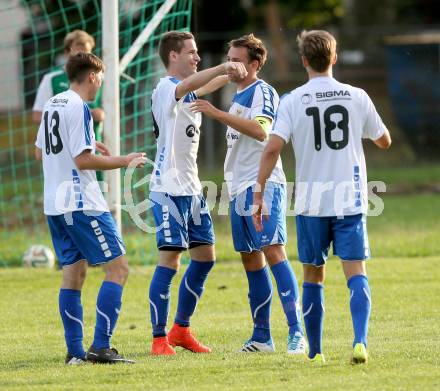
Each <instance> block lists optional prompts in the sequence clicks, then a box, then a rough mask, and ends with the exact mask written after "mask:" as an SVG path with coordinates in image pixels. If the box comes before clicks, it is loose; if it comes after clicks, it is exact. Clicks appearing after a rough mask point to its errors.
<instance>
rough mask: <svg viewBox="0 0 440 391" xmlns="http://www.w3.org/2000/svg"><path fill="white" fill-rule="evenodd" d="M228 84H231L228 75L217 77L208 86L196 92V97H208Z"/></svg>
mask: <svg viewBox="0 0 440 391" xmlns="http://www.w3.org/2000/svg"><path fill="white" fill-rule="evenodd" d="M228 83H229V77H228V75H222V76H217V77H216V78H215V79H212V80H211V81H210V82H209V83H208V84H206V85H204V86H203V87H200V88H199V89H198V90H196V95H197V96H204V95H208V94H210V93H211V92H214V91H217V90H218V89H219V88H222V87H223V86H225V85H226V84H228Z"/></svg>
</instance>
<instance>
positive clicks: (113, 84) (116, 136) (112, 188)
mask: <svg viewBox="0 0 440 391" xmlns="http://www.w3.org/2000/svg"><path fill="white" fill-rule="evenodd" d="M176 1H177V0H166V1H165V2H164V3H163V4H162V6H161V7H160V8H159V9H158V10H157V12H156V14H155V15H154V16H153V18H152V19H151V20H150V21H149V22H148V24H147V26H145V28H144V29H143V30H142V32H141V33H140V34H139V36H138V37H137V38H136V40H135V41H134V43H133V45H132V46H131V47H130V49H129V50H128V51H127V53H126V54H125V55H124V57H123V58H122V59H121V60H120V61H119V0H101V7H102V53H103V61H104V64H105V67H106V71H105V81H104V86H103V88H104V93H103V109H104V111H105V118H104V142H105V143H106V145H107V146H108V148H109V150H110V152H111V153H112V155H120V153H121V145H120V139H121V122H120V106H119V78H120V76H121V75H123V72H124V70H125V69H126V68H127V66H128V64H129V63H130V61H132V60H133V59H134V58H135V57H136V55H137V54H138V53H139V51H140V50H141V49H142V47H143V46H144V45H145V43H146V42H147V41H148V39H149V38H150V36H151V34H152V33H153V32H154V30H155V29H156V28H157V26H158V25H159V24H160V23H161V22H162V20H163V18H164V17H165V15H166V14H167V13H168V12H169V11H170V10H171V8H172V7H173V6H174V4H175V3H176ZM105 182H106V183H107V186H108V188H107V189H106V190H107V192H106V199H107V203H108V205H109V208H110V211H111V212H112V213H113V216H114V218H115V220H116V223H117V225H118V228H119V231H121V228H122V227H121V170H120V169H118V170H109V171H106V172H105Z"/></svg>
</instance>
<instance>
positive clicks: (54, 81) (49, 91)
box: [32, 30, 104, 141]
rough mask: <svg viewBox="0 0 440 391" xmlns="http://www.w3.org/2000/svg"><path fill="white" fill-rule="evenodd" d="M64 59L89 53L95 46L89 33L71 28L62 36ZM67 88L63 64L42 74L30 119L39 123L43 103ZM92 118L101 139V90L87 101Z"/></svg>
mask: <svg viewBox="0 0 440 391" xmlns="http://www.w3.org/2000/svg"><path fill="white" fill-rule="evenodd" d="M63 43H64V59H65V60H66V61H67V60H68V58H69V56H73V55H75V54H76V53H78V52H84V53H91V52H92V50H93V49H94V48H95V40H94V39H93V37H92V36H91V35H89V34H88V33H86V32H85V31H82V30H73V31H72V32H70V33H69V34H67V35H66V36H65V38H64V42H63ZM68 89H69V80H68V77H67V74H66V70H65V69H64V66H62V67H59V68H57V69H56V70H54V71H52V72H49V73H47V74H46V75H44V76H43V79H42V80H41V83H40V85H39V87H38V90H37V96H36V97H35V102H34V106H33V108H32V120H33V121H34V122H35V123H36V124H38V125H39V124H40V122H41V115H42V112H43V107H44V105H45V103H46V102H47V101H48V100H49V99H50V98H52V96H54V95H57V94H59V93H60V92H63V91H66V90H68ZM87 104H88V106H89V107H90V112H91V114H92V118H93V129H94V131H95V138H96V140H97V141H102V123H103V121H104V110H103V109H102V108H101V90H99V91H98V93H97V94H96V97H95V98H94V100H93V101H91V102H87Z"/></svg>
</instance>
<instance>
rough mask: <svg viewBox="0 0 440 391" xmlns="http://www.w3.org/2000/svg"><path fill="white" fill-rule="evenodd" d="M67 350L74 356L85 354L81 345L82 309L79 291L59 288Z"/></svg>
mask: <svg viewBox="0 0 440 391" xmlns="http://www.w3.org/2000/svg"><path fill="white" fill-rule="evenodd" d="M58 303H59V309H60V315H61V319H62V320H63V325H64V337H65V339H66V345H67V351H68V352H69V354H71V355H72V356H74V357H76V358H84V357H85V356H86V354H85V352H84V347H83V309H82V305H81V291H77V290H74V289H60V294H59V297H58Z"/></svg>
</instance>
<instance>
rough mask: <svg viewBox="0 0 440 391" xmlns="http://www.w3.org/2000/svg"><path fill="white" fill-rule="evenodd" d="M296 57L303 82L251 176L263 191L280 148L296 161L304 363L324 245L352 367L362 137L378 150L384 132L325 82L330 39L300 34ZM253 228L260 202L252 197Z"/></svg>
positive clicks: (319, 313) (317, 340) (363, 201)
mask: <svg viewBox="0 0 440 391" xmlns="http://www.w3.org/2000/svg"><path fill="white" fill-rule="evenodd" d="M298 45H299V51H300V54H301V57H302V62H303V66H304V67H305V69H306V71H307V73H308V76H309V81H308V83H306V84H304V85H303V86H301V87H299V88H297V89H295V90H293V91H292V92H290V93H289V94H287V95H286V96H284V97H282V99H281V103H280V106H279V109H278V113H277V117H276V121H275V124H274V127H273V130H272V134H271V136H270V139H269V143H268V145H267V146H266V149H265V151H264V153H263V156H262V158H261V163H260V170H259V174H258V183H259V184H261V186H262V189H263V190H264V186H265V183H266V180H267V178H269V176H270V173H271V172H272V170H273V168H274V167H275V164H276V161H277V159H278V156H279V154H280V152H281V149H282V148H283V146H284V144H285V143H287V142H289V141H292V144H293V149H294V153H295V160H296V175H295V178H296V190H295V213H296V214H297V216H296V225H297V238H298V253H299V259H300V261H301V262H302V263H303V269H304V285H303V311H304V323H305V327H306V332H307V337H308V340H309V346H310V350H309V359H310V360H312V361H315V362H323V361H324V356H323V354H322V327H323V318H324V294H323V283H324V278H325V262H326V259H327V255H328V250H329V247H330V244H331V243H332V242H333V253H334V254H335V255H338V256H339V258H340V259H341V261H342V267H343V270H344V274H345V277H346V279H347V285H348V288H349V290H350V310H351V316H352V320H353V329H354V341H353V353H352V357H351V362H352V363H353V364H356V363H364V362H366V361H367V356H368V355H367V350H366V347H367V332H368V320H369V316H370V310H371V295H370V288H369V284H368V279H367V276H366V267H365V260H366V259H367V258H369V256H370V249H369V244H368V239H367V229H366V213H367V205H368V194H367V173H366V166H365V157H364V152H363V148H362V139H365V138H366V139H371V140H373V142H374V143H375V144H376V145H377V146H378V147H379V148H383V149H387V148H389V146H390V145H391V138H390V134H389V132H388V130H387V128H386V127H385V125H384V124H383V122H382V120H381V118H380V116H379V115H378V113H377V112H376V109H375V107H374V105H373V103H372V101H371V100H370V98H369V97H368V95H367V93H366V92H365V91H363V90H361V89H360V88H355V87H352V86H350V85H348V84H342V83H339V82H338V81H337V80H335V79H334V78H333V77H332V66H333V65H334V64H335V63H336V59H337V56H336V40H335V39H334V37H333V36H332V35H331V34H329V33H328V32H326V31H322V30H314V31H309V32H306V31H304V32H302V33H301V34H300V35H299V36H298ZM254 205H256V206H257V207H258V210H257V212H256V213H255V215H254V221H255V224H256V227H257V229H258V230H261V229H262V226H264V224H265V222H264V220H263V221H262V219H261V210H262V206H263V198H262V195H261V193H255V194H254Z"/></svg>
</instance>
